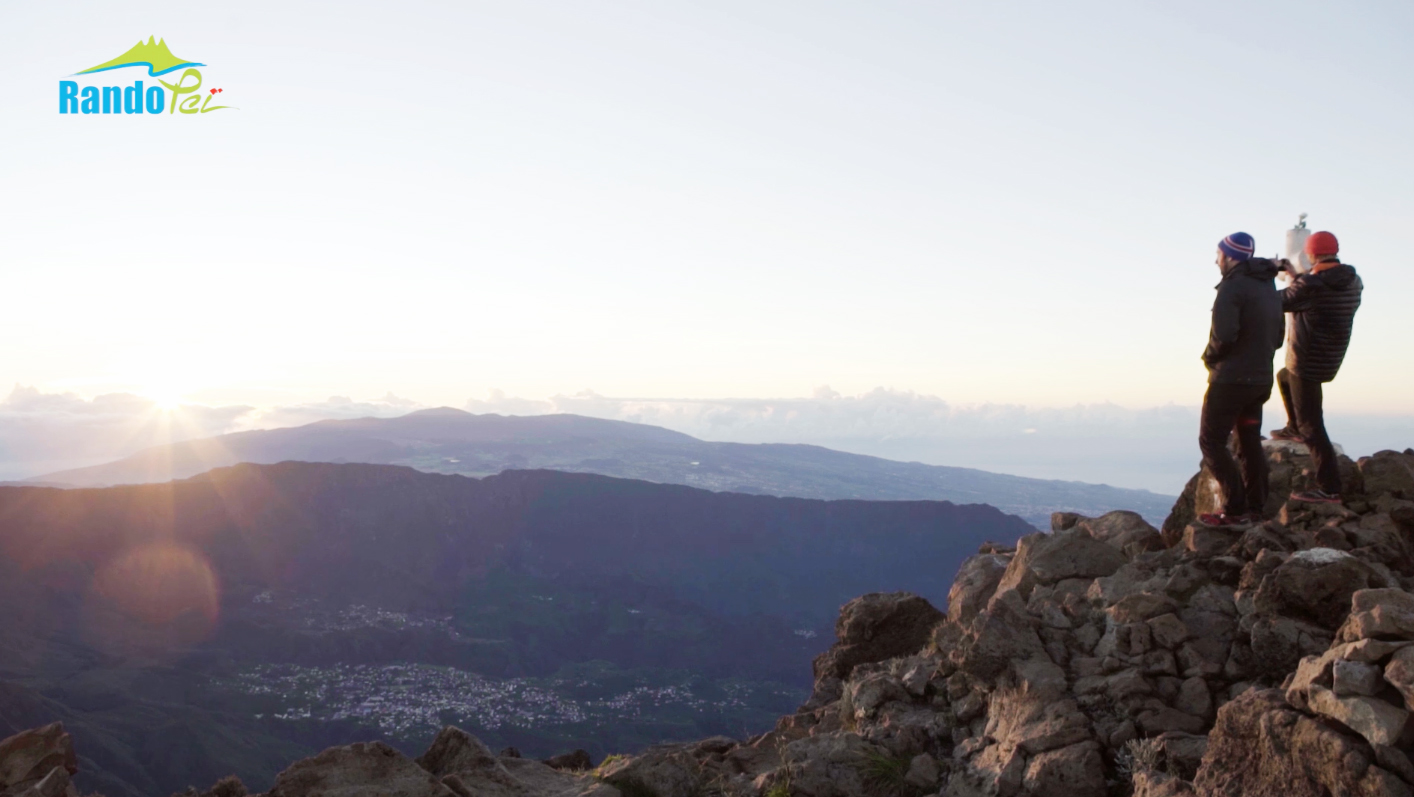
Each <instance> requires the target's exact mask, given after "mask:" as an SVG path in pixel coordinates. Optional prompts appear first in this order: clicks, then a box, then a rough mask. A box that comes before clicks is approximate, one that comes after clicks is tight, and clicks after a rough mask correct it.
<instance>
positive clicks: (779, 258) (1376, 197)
mask: <svg viewBox="0 0 1414 797" xmlns="http://www.w3.org/2000/svg"><path fill="white" fill-rule="evenodd" d="M0 30H4V31H6V32H7V34H9V35H7V37H6V39H7V43H6V47H5V48H4V49H3V51H0V107H3V108H4V109H5V110H4V112H3V114H0V143H3V146H0V274H2V275H3V277H4V279H5V282H6V286H7V290H5V291H4V292H3V294H0V296H3V301H4V312H3V313H0V385H14V386H16V388H17V390H19V391H20V392H18V393H12V394H11V399H10V400H9V401H10V402H13V401H17V400H20V399H24V400H31V399H33V397H35V396H39V397H51V398H54V400H56V401H61V402H62V401H66V400H70V399H72V400H79V401H83V402H89V404H88V405H87V406H90V407H91V406H93V404H92V402H94V400H96V399H98V398H100V397H103V396H114V395H120V396H127V395H130V396H134V397H137V400H138V403H139V404H141V403H142V401H146V400H155V401H156V402H157V406H159V407H172V406H176V405H179V404H182V405H187V406H189V407H192V408H193V409H192V410H191V412H190V415H191V416H192V417H189V418H186V419H185V420H184V421H183V423H184V424H186V425H188V426H191V427H193V428H195V427H198V426H200V427H201V428H203V429H205V428H207V427H206V426H204V425H203V424H215V425H216V426H219V425H220V424H222V423H225V424H227V425H228V426H229V425H230V424H236V425H241V424H252V423H256V424H258V423H261V422H265V423H272V424H273V423H276V422H277V421H278V419H279V418H280V417H287V416H289V413H290V412H294V413H295V414H298V413H299V412H305V410H303V409H300V408H308V407H319V406H330V407H335V409H334V410H331V412H334V414H338V412H342V411H343V410H341V409H338V407H344V408H345V409H347V407H353V406H359V405H367V406H376V407H383V406H385V405H386V406H387V407H395V406H438V405H448V406H458V407H465V406H469V404H468V402H471V405H470V406H477V405H476V402H483V403H484V402H487V401H489V400H490V399H488V397H493V396H497V395H499V396H503V397H504V396H509V397H523V399H524V400H525V401H529V402H541V405H539V406H544V402H551V401H553V400H554V399H555V397H566V396H577V395H581V394H585V395H594V396H601V397H604V396H607V397H647V398H645V399H641V400H653V401H665V400H671V401H678V402H683V401H686V402H688V403H692V402H709V403H710V402H723V401H737V402H740V401H747V402H750V401H760V400H768V399H770V400H776V399H785V400H799V401H815V400H817V399H818V394H817V391H818V390H819V389H821V387H822V386H828V389H829V390H830V391H831V392H832V393H835V394H838V395H839V396H840V397H844V398H847V399H851V400H854V401H856V402H863V403H862V404H859V406H864V405H865V404H867V403H868V397H869V396H877V395H880V394H879V393H878V391H881V390H882V391H884V395H902V396H915V397H923V398H926V399H928V400H931V401H935V402H941V403H943V404H945V405H946V406H948V407H951V408H955V409H956V408H966V411H967V412H974V413H976V412H985V409H984V408H986V407H989V406H990V407H995V406H1005V407H1017V408H1023V409H1024V411H1025V412H1032V413H1041V415H1042V416H1043V417H1049V418H1064V417H1068V416H1066V415H1065V412H1062V410H1065V409H1066V408H1087V407H1088V408H1096V407H1099V408H1104V407H1117V408H1121V409H1123V411H1125V412H1130V413H1137V414H1138V415H1139V416H1142V415H1143V414H1144V413H1154V412H1159V411H1160V410H1162V408H1165V407H1181V408H1188V409H1186V410H1185V411H1191V408H1193V407H1196V406H1197V405H1198V404H1199V402H1200V401H1201V397H1202V391H1203V388H1204V371H1203V367H1202V365H1201V363H1200V362H1199V359H1198V355H1199V353H1200V352H1201V350H1202V348H1203V345H1204V343H1205V340H1206V335H1207V323H1208V316H1207V314H1208V311H1209V308H1210V306H1211V302H1212V295H1213V294H1212V289H1213V286H1214V284H1215V283H1216V281H1217V276H1218V275H1217V269H1216V267H1215V266H1214V265H1213V262H1212V261H1213V250H1214V247H1215V244H1216V242H1217V240H1218V239H1220V238H1221V237H1222V236H1224V235H1226V234H1227V233H1230V232H1233V231H1235V230H1239V229H1240V230H1245V231H1247V232H1250V233H1252V234H1253V235H1254V236H1255V237H1256V240H1257V245H1258V251H1259V252H1260V253H1263V254H1276V253H1278V252H1279V251H1280V249H1281V246H1282V236H1283V233H1284V230H1285V229H1286V228H1288V227H1290V226H1291V225H1292V223H1293V222H1294V221H1295V219H1296V216H1297V214H1298V213H1301V212H1307V213H1309V214H1310V219H1311V224H1312V226H1313V227H1315V228H1318V229H1329V230H1332V231H1334V232H1335V233H1336V234H1337V235H1338V236H1339V237H1340V238H1341V241H1342V243H1343V252H1342V254H1343V256H1344V258H1345V259H1346V260H1347V262H1350V263H1352V264H1354V265H1355V266H1356V267H1357V269H1358V270H1359V271H1360V273H1361V275H1362V277H1363V279H1364V280H1365V283H1366V294H1365V302H1364V305H1363V306H1362V308H1361V310H1360V315H1359V316H1358V318H1357V321H1356V329H1355V337H1354V342H1353V345H1352V349H1351V352H1350V355H1349V357H1348V358H1347V361H1346V365H1345V368H1344V369H1343V370H1342V372H1341V374H1340V377H1339V378H1338V379H1337V380H1336V381H1335V382H1334V383H1332V384H1331V385H1330V386H1328V389H1327V408H1328V412H1329V413H1330V414H1331V415H1332V416H1333V417H1346V418H1351V419H1352V421H1351V423H1356V422H1358V423H1362V424H1365V426H1363V427H1361V428H1366V429H1371V430H1373V431H1370V432H1369V434H1370V436H1371V439H1374V438H1375V437H1377V436H1378V434H1379V431H1380V429H1381V428H1384V427H1381V426H1380V424H1382V423H1386V422H1387V423H1388V426H1387V428H1388V429H1389V430H1390V435H1391V437H1398V438H1399V439H1397V440H1395V439H1392V440H1391V442H1390V444H1389V445H1388V446H1385V447H1398V448H1403V447H1405V446H1408V445H1414V439H1408V438H1409V435H1408V433H1407V431H1400V430H1407V429H1408V426H1407V425H1402V424H1405V420H1404V419H1407V418H1409V417H1410V416H1414V407H1411V404H1410V400H1409V399H1408V396H1410V395H1411V394H1414V350H1412V349H1411V347H1410V346H1409V340H1410V329H1411V328H1410V325H1409V321H1408V318H1407V311H1406V309H1405V305H1406V304H1407V301H1408V299H1407V297H1409V296H1410V295H1411V289H1414V276H1411V275H1410V267H1409V263H1408V257H1407V252H1408V249H1409V246H1410V242H1409V241H1408V233H1407V230H1408V228H1409V225H1408V220H1409V219H1410V218H1411V216H1414V149H1411V148H1410V147H1409V146H1408V143H1407V142H1408V141H1410V140H1414V91H1411V89H1414V85H1411V84H1414V48H1410V47H1408V46H1407V43H1408V42H1409V41H1411V40H1414V6H1411V5H1410V4H1409V3H1407V2H1366V3H1355V4H1335V3H1302V2H1283V3H1275V2H1272V3H1263V2H1247V3H1228V2H1224V3H1217V2H1193V3H1184V4H1160V3H1134V2H1077V3H1067V4H1056V3H1043V2H1019V3H1006V4H1000V3H961V2H958V3H951V2H931V3H899V2H867V3H866V2H856V3H842V2H818V1H817V2H769V3H760V2H726V1H721V2H712V3H705V2H704V3H681V2H654V3H646V2H618V3H603V2H584V1H577V2H555V3H545V2H520V1H518V2H514V3H510V2H501V3H484V2H483V3H478V2H464V3H430V2H403V3H397V4H390V3H367V2H357V1H356V0H344V2H339V3H311V2H305V3H301V2H280V3H273V2H242V3H238V4H237V3H201V4H195V3H190V4H170V3H161V4H159V3H148V2H128V3H123V4H110V3H105V4H99V3H78V2H60V1H56V2H46V3H5V4H0ZM148 36H157V37H159V38H163V39H165V41H166V42H167V43H168V45H169V46H170V47H171V49H172V51H173V52H174V53H176V54H177V55H178V56H181V57H183V58H186V59H190V60H193V61H197V62H200V63H202V64H204V65H205V66H203V67H201V72H202V75H203V79H204V80H205V83H204V84H203V89H202V90H203V91H205V90H207V89H208V88H216V87H220V88H221V89H222V91H221V94H220V98H221V101H222V102H223V103H224V104H227V105H231V106H235V108H234V109H231V110H223V111H218V112H213V113H208V114H200V115H194V116H183V115H171V114H163V115H159V116H150V115H109V116H104V115H95V116H86V115H78V116H73V115H61V114H59V113H58V112H57V110H58V109H57V94H58V84H59V81H60V80H62V79H66V78H69V76H71V75H72V74H73V73H75V72H77V71H79V70H81V69H84V68H87V67H89V66H92V65H95V64H98V63H100V62H104V61H107V60H109V59H111V58H113V57H114V56H117V55H119V54H120V53H122V52H123V51H125V50H126V49H127V48H129V47H131V46H132V45H133V43H135V42H136V41H138V40H139V39H143V40H145V39H146V38H147V37H148ZM171 77H172V76H167V79H170V78H171ZM77 79H80V80H82V81H83V82H84V84H85V85H88V84H93V85H131V83H132V82H133V81H134V80H137V79H143V80H144V81H145V83H146V85H148V86H151V85H152V84H153V81H154V80H155V78H150V77H148V76H147V75H146V73H145V71H142V70H139V69H137V68H130V69H123V70H114V71H110V72H106V73H101V74H100V75H97V76H81V77H80V78H77ZM1279 356H1280V355H1279ZM26 391H31V392H26ZM493 391H499V392H493ZM586 391H589V393H586ZM16 396H18V397H19V399H16ZM65 396H67V397H68V398H67V399H66V398H63V397H65ZM26 397H29V398H28V399H27V398H26ZM330 397H344V398H343V399H342V401H341V400H339V399H337V398H336V399H332V400H331V398H330ZM379 397H385V398H387V397H391V399H393V401H391V402H388V401H384V399H380V398H379ZM127 400H128V399H121V400H116V399H115V400H114V401H110V404H112V405H113V406H117V405H118V404H121V402H122V401H127ZM624 400H629V399H624ZM633 400H640V399H633ZM331 401H332V404H331V403H330V402H331ZM380 401H382V402H384V403H383V404H379V402H380ZM114 402H116V403H114ZM398 402H404V405H398ZM104 406H108V405H104ZM133 406H136V405H133ZM144 406H146V405H144ZM731 406H740V405H735V404H734V405H731ZM239 407H245V408H248V409H246V410H243V411H242V412H240V413H237V414H238V415H239V416H240V417H239V418H237V419H235V420H231V418H230V417H229V416H230V414H231V413H232V412H235V410H232V409H231V408H239ZM291 408H293V409H291ZM144 411H146V410H144ZM399 411H406V409H403V410H399ZM616 411H617V410H616ZM950 411H952V410H950ZM957 411H962V410H960V409H959V410H957ZM282 412H283V413H285V416H282V415H281V413H282ZM223 413H224V414H223ZM1046 413H1050V415H1046ZM1160 414H1162V413H1160ZM1279 414H1280V413H1279V409H1278V408H1277V406H1276V405H1275V404H1273V405H1271V406H1270V407H1269V415H1279ZM80 415H82V413H80ZM827 415H828V413H827ZM1071 415H1074V412H1071ZM197 416H200V417H197ZM301 417H303V416H301ZM1146 417H1147V416H1146ZM262 419H263V420H262ZM1056 422H1057V423H1060V421H1056ZM822 423H823V421H822ZM1270 425H1273V426H1275V425H1279V423H1275V424H1270ZM689 426H690V425H689ZM1082 426H1083V425H1082ZM723 428H724V427H723ZM812 428H816V427H812ZM1025 428H1030V427H1024V428H1023V429H1020V430H1017V429H1013V430H1012V431H1011V432H1010V433H1012V434H1025V431H1024V429H1025ZM1351 428H1353V427H1351ZM816 429H817V430H816V431H815V432H812V433H811V434H813V435H815V436H814V437H813V438H811V439H818V440H825V439H830V440H835V439H844V438H847V437H849V433H850V429H849V428H847V427H838V426H836V427H829V426H820V427H818V428H816ZM718 431H719V432H721V433H722V434H725V432H722V431H721V428H719V429H718ZM908 431H909V430H908V429H905V430H904V432H903V433H902V434H903V436H904V437H907V436H908ZM1333 431H1335V430H1334V428H1333ZM792 434H794V432H792ZM881 434H882V433H881ZM931 434H933V432H930V431H928V429H927V428H924V427H919V429H918V431H917V436H920V437H928V436H929V435H931ZM1184 434H1185V435H1187V437H1185V438H1184V439H1185V440H1186V441H1187V442H1185V443H1184V445H1185V446H1188V448H1190V449H1192V450H1191V452H1190V454H1191V457H1190V458H1191V459H1194V460H1195V461H1196V445H1195V444H1193V443H1192V441H1191V440H1190V439H1188V438H1190V437H1191V436H1192V435H1191V434H1189V433H1188V432H1185V433H1184ZM1401 435H1402V436H1401ZM133 439H137V438H133ZM871 439H874V440H875V442H876V443H877V442H878V441H879V440H883V439H884V438H883V437H877V438H871ZM1175 439H1177V438H1175ZM42 443H43V441H42V440H41V441H40V443H38V444H37V445H40V447H41V448H42V447H43V446H42ZM871 445H872V444H871ZM1175 445H1176V444H1175ZM1372 445H1373V444H1372ZM60 454H62V456H61V455H60ZM67 456H68V454H67V453H63V452H57V453H55V455H54V456H52V457H50V459H51V460H54V461H58V460H60V459H64V458H65V457H67ZM930 456H932V455H930ZM937 456H943V454H938V455H937ZM1013 459H1014V461H1013V462H1012V463H1011V465H1010V466H1007V464H1006V463H1002V465H1003V466H1006V467H1005V468H1002V469H1010V470H1011V471H1012V472H1020V470H1021V469H1024V468H1025V467H1028V466H1029V465H1028V462H1027V457H1026V456H1025V455H1017V456H1016V457H1014V458H1013ZM940 464H944V463H940ZM946 464H968V463H964V462H955V463H946ZM1128 467H1129V466H1128V465H1126V466H1124V467H1123V468H1121V470H1124V469H1127V468H1128ZM999 468H1001V466H999ZM1120 475H1121V476H1122V475H1123V474H1120ZM1121 480H1122V479H1119V478H1115V479H1111V482H1112V483H1119V482H1120V481H1121Z"/></svg>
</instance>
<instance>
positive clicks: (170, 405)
mask: <svg viewBox="0 0 1414 797" xmlns="http://www.w3.org/2000/svg"><path fill="white" fill-rule="evenodd" d="M143 395H144V396H146V397H147V398H148V400H150V401H151V402H152V403H153V405H154V406H155V407H156V408H157V409H158V410H160V411H162V412H173V411H175V410H178V409H181V407H182V405H183V404H184V403H186V402H184V401H183V400H182V391H181V390H178V389H175V388H169V387H162V388H152V389H150V390H145V391H143Z"/></svg>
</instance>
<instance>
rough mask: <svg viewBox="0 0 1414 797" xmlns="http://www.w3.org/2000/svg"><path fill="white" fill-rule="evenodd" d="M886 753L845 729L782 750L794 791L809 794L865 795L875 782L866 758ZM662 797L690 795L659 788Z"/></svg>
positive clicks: (811, 796) (807, 796)
mask: <svg viewBox="0 0 1414 797" xmlns="http://www.w3.org/2000/svg"><path fill="white" fill-rule="evenodd" d="M883 755H885V753H884V752H883V751H882V750H881V749H880V748H879V747H877V746H875V745H872V744H870V743H869V742H866V741H865V740H864V739H862V738H860V737H859V736H858V735H856V734H852V733H847V732H844V731H836V732H834V733H829V734H823V735H820V736H811V737H808V738H805V739H800V740H798V741H794V742H791V743H790V744H788V745H786V747H785V750H783V751H782V757H783V758H784V759H785V760H786V761H787V762H789V763H788V764H787V765H786V770H787V771H788V773H789V782H790V784H791V790H792V791H791V793H792V794H799V795H803V796H805V797H863V795H867V794H870V793H871V792H872V791H874V789H873V784H870V783H868V782H866V777H865V775H866V773H865V770H864V767H863V766H862V764H863V762H865V761H868V760H869V759H870V757H876V758H877V757H880V756H883ZM658 794H659V795H660V797H687V795H678V794H675V793H669V792H666V791H662V790H659V792H658Z"/></svg>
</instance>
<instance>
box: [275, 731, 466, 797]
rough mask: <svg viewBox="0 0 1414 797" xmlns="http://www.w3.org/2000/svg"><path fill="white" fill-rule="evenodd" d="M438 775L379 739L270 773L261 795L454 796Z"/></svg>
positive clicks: (333, 749)
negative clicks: (265, 791) (269, 784)
mask: <svg viewBox="0 0 1414 797" xmlns="http://www.w3.org/2000/svg"><path fill="white" fill-rule="evenodd" d="M457 794H458V793H457V792H455V791H453V790H452V789H450V788H448V787H447V786H445V785H443V784H442V783H441V781H440V779H439V778H438V777H435V776H434V775H433V774H432V773H430V772H429V771H428V770H426V769H423V768H422V767H420V766H418V765H417V764H416V763H415V762H413V760H412V759H410V758H408V757H407V756H405V755H403V754H402V753H400V752H398V751H397V750H394V749H393V748H391V747H389V746H388V745H386V744H383V743H382V742H368V743H358V744H351V745H346V746H344V747H331V748H329V749H327V750H325V751H324V752H322V753H320V754H319V755H316V756H312V757H310V758H305V759H302V760H300V761H296V762H295V763H294V764H292V765H290V767H289V768H288V769H286V770H285V771H283V772H281V773H280V774H279V775H276V776H275V785H274V786H273V787H271V789H270V791H269V792H268V795H267V797H457Z"/></svg>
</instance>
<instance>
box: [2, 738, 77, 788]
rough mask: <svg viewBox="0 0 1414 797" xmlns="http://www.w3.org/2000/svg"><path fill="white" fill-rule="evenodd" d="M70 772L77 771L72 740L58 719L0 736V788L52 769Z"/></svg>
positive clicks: (40, 776) (39, 776)
mask: <svg viewBox="0 0 1414 797" xmlns="http://www.w3.org/2000/svg"><path fill="white" fill-rule="evenodd" d="M55 767H60V768H62V769H64V770H65V771H66V772H67V773H68V774H70V775H73V774H76V773H77V772H78V771H79V765H78V757H77V756H75V755H74V742H73V739H72V738H71V737H70V736H69V734H68V733H66V732H65V731H64V724H63V723H62V722H53V723H50V724H48V725H45V726H43V727H40V728H34V729H31V730H27V731H21V732H19V733H17V734H15V735H14V736H10V737H8V738H6V739H4V740H0V791H3V790H5V789H7V788H8V787H13V786H18V785H20V784H27V783H30V782H38V781H40V780H42V779H44V778H46V777H48V776H49V774H50V773H51V772H52V771H53V770H54V768H55Z"/></svg>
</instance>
